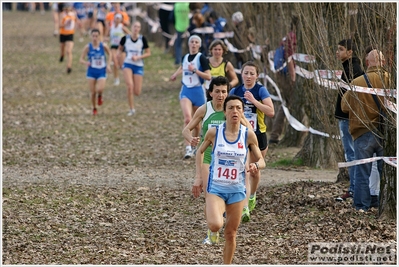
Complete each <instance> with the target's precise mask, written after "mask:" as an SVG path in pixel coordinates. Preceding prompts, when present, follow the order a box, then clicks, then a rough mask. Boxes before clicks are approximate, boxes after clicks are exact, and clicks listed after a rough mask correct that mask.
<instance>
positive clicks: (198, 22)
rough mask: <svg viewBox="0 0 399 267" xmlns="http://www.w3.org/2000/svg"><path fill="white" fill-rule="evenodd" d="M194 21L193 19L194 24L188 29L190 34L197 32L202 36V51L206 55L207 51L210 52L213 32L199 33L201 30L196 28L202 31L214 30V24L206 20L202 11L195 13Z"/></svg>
mask: <svg viewBox="0 0 399 267" xmlns="http://www.w3.org/2000/svg"><path fill="white" fill-rule="evenodd" d="M192 21H193V25H191V26H190V27H189V28H188V29H187V31H188V32H189V33H190V35H193V34H196V35H198V36H200V37H201V40H202V42H201V43H202V45H201V47H200V52H201V53H202V54H205V55H206V54H208V53H207V52H208V48H209V45H210V43H211V41H212V35H213V33H199V32H195V30H196V29H198V30H201V31H206V30H207V29H211V30H213V28H212V25H211V24H209V23H208V22H206V21H205V17H204V16H203V15H202V14H201V12H196V13H195V14H194V15H193V18H192Z"/></svg>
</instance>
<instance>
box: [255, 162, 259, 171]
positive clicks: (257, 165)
mask: <svg viewBox="0 0 399 267" xmlns="http://www.w3.org/2000/svg"><path fill="white" fill-rule="evenodd" d="M254 164H255V166H256V169H257V170H259V164H258V163H257V162H255V163H254Z"/></svg>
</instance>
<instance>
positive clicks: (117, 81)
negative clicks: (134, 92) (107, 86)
mask: <svg viewBox="0 0 399 267" xmlns="http://www.w3.org/2000/svg"><path fill="white" fill-rule="evenodd" d="M120 83H121V82H120V81H119V78H116V79H115V81H114V85H115V86H118V85H119V84H120Z"/></svg>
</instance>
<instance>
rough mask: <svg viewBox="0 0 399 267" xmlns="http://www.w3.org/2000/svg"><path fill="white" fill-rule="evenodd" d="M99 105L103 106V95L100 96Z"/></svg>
mask: <svg viewBox="0 0 399 267" xmlns="http://www.w3.org/2000/svg"><path fill="white" fill-rule="evenodd" d="M97 104H98V105H99V106H101V105H102V104H103V96H102V95H98V101H97Z"/></svg>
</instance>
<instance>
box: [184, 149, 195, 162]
mask: <svg viewBox="0 0 399 267" xmlns="http://www.w3.org/2000/svg"><path fill="white" fill-rule="evenodd" d="M192 157H193V150H192V149H190V148H186V154H185V155H184V159H191V158H192Z"/></svg>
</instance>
